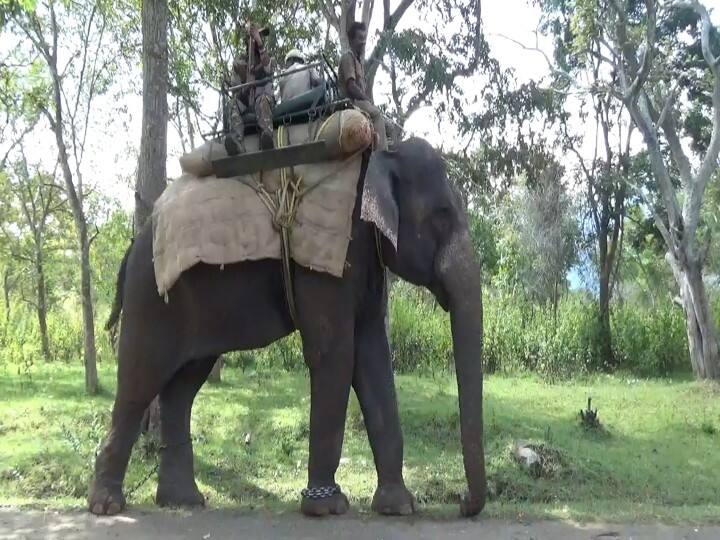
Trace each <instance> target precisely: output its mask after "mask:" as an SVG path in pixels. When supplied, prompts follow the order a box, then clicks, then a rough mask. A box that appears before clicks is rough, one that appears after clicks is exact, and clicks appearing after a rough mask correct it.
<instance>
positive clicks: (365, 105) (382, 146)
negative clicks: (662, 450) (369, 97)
mask: <svg viewBox="0 0 720 540" xmlns="http://www.w3.org/2000/svg"><path fill="white" fill-rule="evenodd" d="M355 106H356V107H357V108H358V109H360V110H361V111H364V112H366V113H368V114H369V115H370V120H372V123H373V127H374V129H375V133H377V135H378V139H379V141H378V146H377V149H378V150H387V133H386V131H385V117H384V116H383V113H382V111H381V110H380V109H378V108H377V107H376V106H375V105H373V104H372V103H370V102H369V101H355Z"/></svg>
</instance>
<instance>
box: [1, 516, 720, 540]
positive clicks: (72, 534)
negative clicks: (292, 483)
mask: <svg viewBox="0 0 720 540" xmlns="http://www.w3.org/2000/svg"><path fill="white" fill-rule="evenodd" d="M35 538H43V539H67V540H85V539H92V540H125V539H127V540H130V539H132V540H179V539H185V538H189V539H196V540H219V539H225V538H242V539H254V538H262V539H285V538H288V539H289V538H293V539H320V538H333V539H336V538H341V539H345V538H348V539H349V538H352V539H372V540H381V539H382V540H396V539H397V540H411V539H412V540H420V539H428V540H430V539H433V540H434V539H448V540H465V539H468V540H469V539H472V540H485V539H487V540H491V539H492V540H575V539H578V540H685V539H687V540H717V539H720V526H700V527H696V526H677V527H671V526H666V525H611V524H604V523H595V524H579V523H570V522H559V521H540V522H534V523H512V522H508V521H501V520H495V519H487V520H485V519H479V520H477V521H467V520H459V519H458V520H454V521H440V520H431V519H428V518H419V517H415V518H380V517H375V516H372V517H371V516H361V515H358V514H351V515H348V516H343V517H334V518H327V519H308V518H304V517H302V516H300V515H298V514H295V513H287V514H265V513H262V512H253V513H246V514H241V513H236V512H231V511H213V510H201V511H195V512H181V511H178V512H161V511H150V512H143V511H140V510H133V511H130V512H128V513H127V514H124V515H122V516H115V517H104V518H95V517H93V516H91V515H89V514H87V513H84V512H82V513H81V512H72V513H70V512H68V513H58V512H48V513H43V512H37V511H18V510H13V509H7V508H6V509H0V539H1V540H21V539H22V540H24V539H35Z"/></svg>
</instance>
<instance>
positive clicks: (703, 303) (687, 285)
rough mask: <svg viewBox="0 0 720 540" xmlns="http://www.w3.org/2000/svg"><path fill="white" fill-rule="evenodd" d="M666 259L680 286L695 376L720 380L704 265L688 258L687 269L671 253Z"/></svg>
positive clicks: (713, 322)
mask: <svg viewBox="0 0 720 540" xmlns="http://www.w3.org/2000/svg"><path fill="white" fill-rule="evenodd" d="M666 258H667V259H668V260H669V262H670V266H671V267H672V269H673V274H674V275H675V280H676V281H677V283H678V286H679V287H680V295H681V297H682V301H683V310H684V311H685V330H686V332H687V338H688V347H689V349H690V362H691V364H692V368H693V373H694V374H695V377H697V378H698V379H720V354H719V353H718V338H717V329H716V326H715V320H714V317H713V313H712V310H711V309H710V302H709V300H708V295H707V291H706V290H705V283H704V281H703V276H702V266H701V264H700V263H699V262H698V261H696V260H693V259H692V258H688V261H687V264H686V265H685V267H683V266H682V265H680V264H679V262H678V261H677V260H674V259H673V258H672V256H671V255H669V254H668V255H667V256H666Z"/></svg>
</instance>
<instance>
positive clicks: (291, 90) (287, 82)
mask: <svg viewBox="0 0 720 540" xmlns="http://www.w3.org/2000/svg"><path fill="white" fill-rule="evenodd" d="M304 65H305V57H304V56H303V54H302V53H301V52H300V51H299V50H298V49H293V50H291V51H290V52H289V53H287V54H286V55H285V72H286V73H287V72H291V73H289V74H288V75H282V76H281V78H280V101H281V102H284V101H288V100H290V99H293V98H295V97H297V96H299V95H301V94H304V93H305V92H309V91H310V90H312V89H313V88H315V87H316V86H320V85H321V84H322V83H323V80H322V78H321V77H320V75H318V73H317V71H315V69H313V68H308V69H304V70H302V71H297V70H298V69H300V68H302V67H303V66H304Z"/></svg>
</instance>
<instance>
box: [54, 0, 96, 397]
mask: <svg viewBox="0 0 720 540" xmlns="http://www.w3.org/2000/svg"><path fill="white" fill-rule="evenodd" d="M52 6H53V4H52V3H51V4H50V8H51V24H52V35H53V40H54V41H56V40H57V36H58V34H59V32H60V30H59V28H58V25H57V21H56V19H55V12H54V10H53V7H52ZM46 47H47V45H46ZM44 55H45V57H46V60H47V63H48V68H49V69H50V75H51V77H52V83H53V101H54V103H53V105H54V109H55V110H54V111H53V112H52V113H51V112H50V111H49V110H47V109H46V110H45V114H46V116H47V118H48V120H49V121H50V127H51V128H52V131H53V134H54V135H55V143H56V144H57V148H58V161H59V162H60V168H61V169H62V174H63V179H64V181H65V191H66V193H67V198H68V202H69V203H70V208H71V210H72V214H73V220H74V221H75V231H76V233H77V236H78V243H79V247H80V289H81V298H82V315H83V337H84V349H83V362H84V364H85V391H86V392H87V393H88V394H91V395H92V394H97V393H98V391H99V389H100V384H99V382H98V378H97V366H96V363H97V350H96V349H95V322H94V320H93V305H92V284H91V278H90V242H89V240H88V235H87V217H86V216H85V210H84V209H83V199H84V197H83V191H82V182H81V181H79V179H78V184H77V186H76V184H75V180H74V179H73V174H72V170H71V168H70V157H69V156H68V148H67V145H66V144H65V127H66V126H65V121H64V119H63V96H62V78H61V76H60V72H59V71H58V67H57V45H55V47H54V48H53V50H52V52H50V51H49V50H47V49H45V51H44ZM71 120H72V119H71ZM86 121H87V119H86ZM69 127H70V129H71V130H72V131H73V132H74V131H75V126H74V124H72V122H70V126H69ZM75 165H76V170H77V171H79V170H80V164H79V163H76V164H75ZM76 188H77V189H76Z"/></svg>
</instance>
